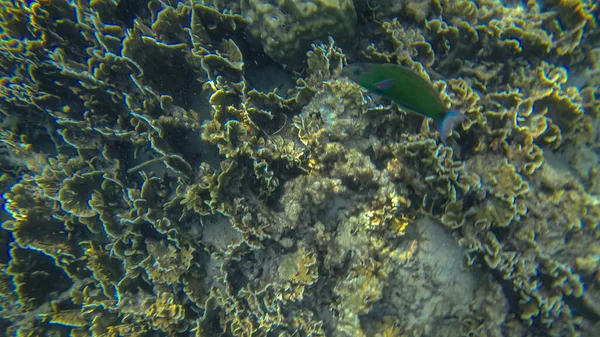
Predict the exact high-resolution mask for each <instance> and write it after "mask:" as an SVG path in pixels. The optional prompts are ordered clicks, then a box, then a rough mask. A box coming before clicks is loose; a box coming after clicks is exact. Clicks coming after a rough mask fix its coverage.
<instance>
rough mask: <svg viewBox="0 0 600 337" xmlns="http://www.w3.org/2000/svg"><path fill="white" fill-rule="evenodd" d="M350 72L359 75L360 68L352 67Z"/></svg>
mask: <svg viewBox="0 0 600 337" xmlns="http://www.w3.org/2000/svg"><path fill="white" fill-rule="evenodd" d="M352 73H353V74H354V75H360V69H354V70H353V71H352Z"/></svg>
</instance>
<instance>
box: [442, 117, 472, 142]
mask: <svg viewBox="0 0 600 337" xmlns="http://www.w3.org/2000/svg"><path fill="white" fill-rule="evenodd" d="M466 118H467V116H465V115H464V114H462V113H460V112H457V111H450V112H448V113H447V114H446V117H444V119H443V120H442V122H441V123H440V124H439V131H440V138H442V142H443V143H444V145H447V141H448V138H449V137H450V136H451V135H452V131H454V129H455V128H456V126H458V124H460V123H462V121H464V120H465V119H466Z"/></svg>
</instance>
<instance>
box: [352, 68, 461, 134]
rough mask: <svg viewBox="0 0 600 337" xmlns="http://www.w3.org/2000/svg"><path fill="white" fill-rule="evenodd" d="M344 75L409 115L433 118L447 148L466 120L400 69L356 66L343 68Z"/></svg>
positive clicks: (425, 83) (427, 86) (428, 85)
mask: <svg viewBox="0 0 600 337" xmlns="http://www.w3.org/2000/svg"><path fill="white" fill-rule="evenodd" d="M342 75H344V76H347V77H349V78H350V79H351V80H353V81H354V82H356V83H358V84H360V86H362V87H363V88H365V89H367V90H369V91H371V92H373V93H375V94H377V95H380V96H382V97H385V98H387V99H390V100H392V101H394V102H396V103H398V105H400V106H401V107H402V108H404V109H406V110H408V111H410V112H413V113H416V114H419V115H421V116H424V117H429V118H432V119H433V121H434V122H435V124H436V125H437V126H438V128H439V132H440V137H441V138H442V142H443V143H444V144H446V141H447V140H448V137H450V135H451V134H452V131H453V130H454V128H455V127H456V126H457V125H458V124H460V123H461V122H462V121H463V120H464V119H465V115H464V114H462V113H459V112H457V111H448V110H447V109H446V107H445V106H444V104H443V103H442V100H441V98H440V94H439V93H438V91H437V90H435V88H434V87H433V86H432V85H431V83H429V82H428V81H426V80H425V79H424V78H423V77H421V76H420V75H419V74H417V73H416V72H414V71H413V70H411V69H408V68H406V67H403V66H401V65H397V64H391V63H383V64H378V63H353V64H349V65H348V66H346V67H344V70H343V71H342Z"/></svg>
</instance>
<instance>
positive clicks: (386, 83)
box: [375, 78, 392, 92]
mask: <svg viewBox="0 0 600 337" xmlns="http://www.w3.org/2000/svg"><path fill="white" fill-rule="evenodd" d="M375 85H376V86H377V89H379V90H381V91H383V92H386V91H388V89H389V88H390V87H391V86H392V79H391V78H388V79H385V80H383V81H381V82H377V83H376V84H375Z"/></svg>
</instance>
